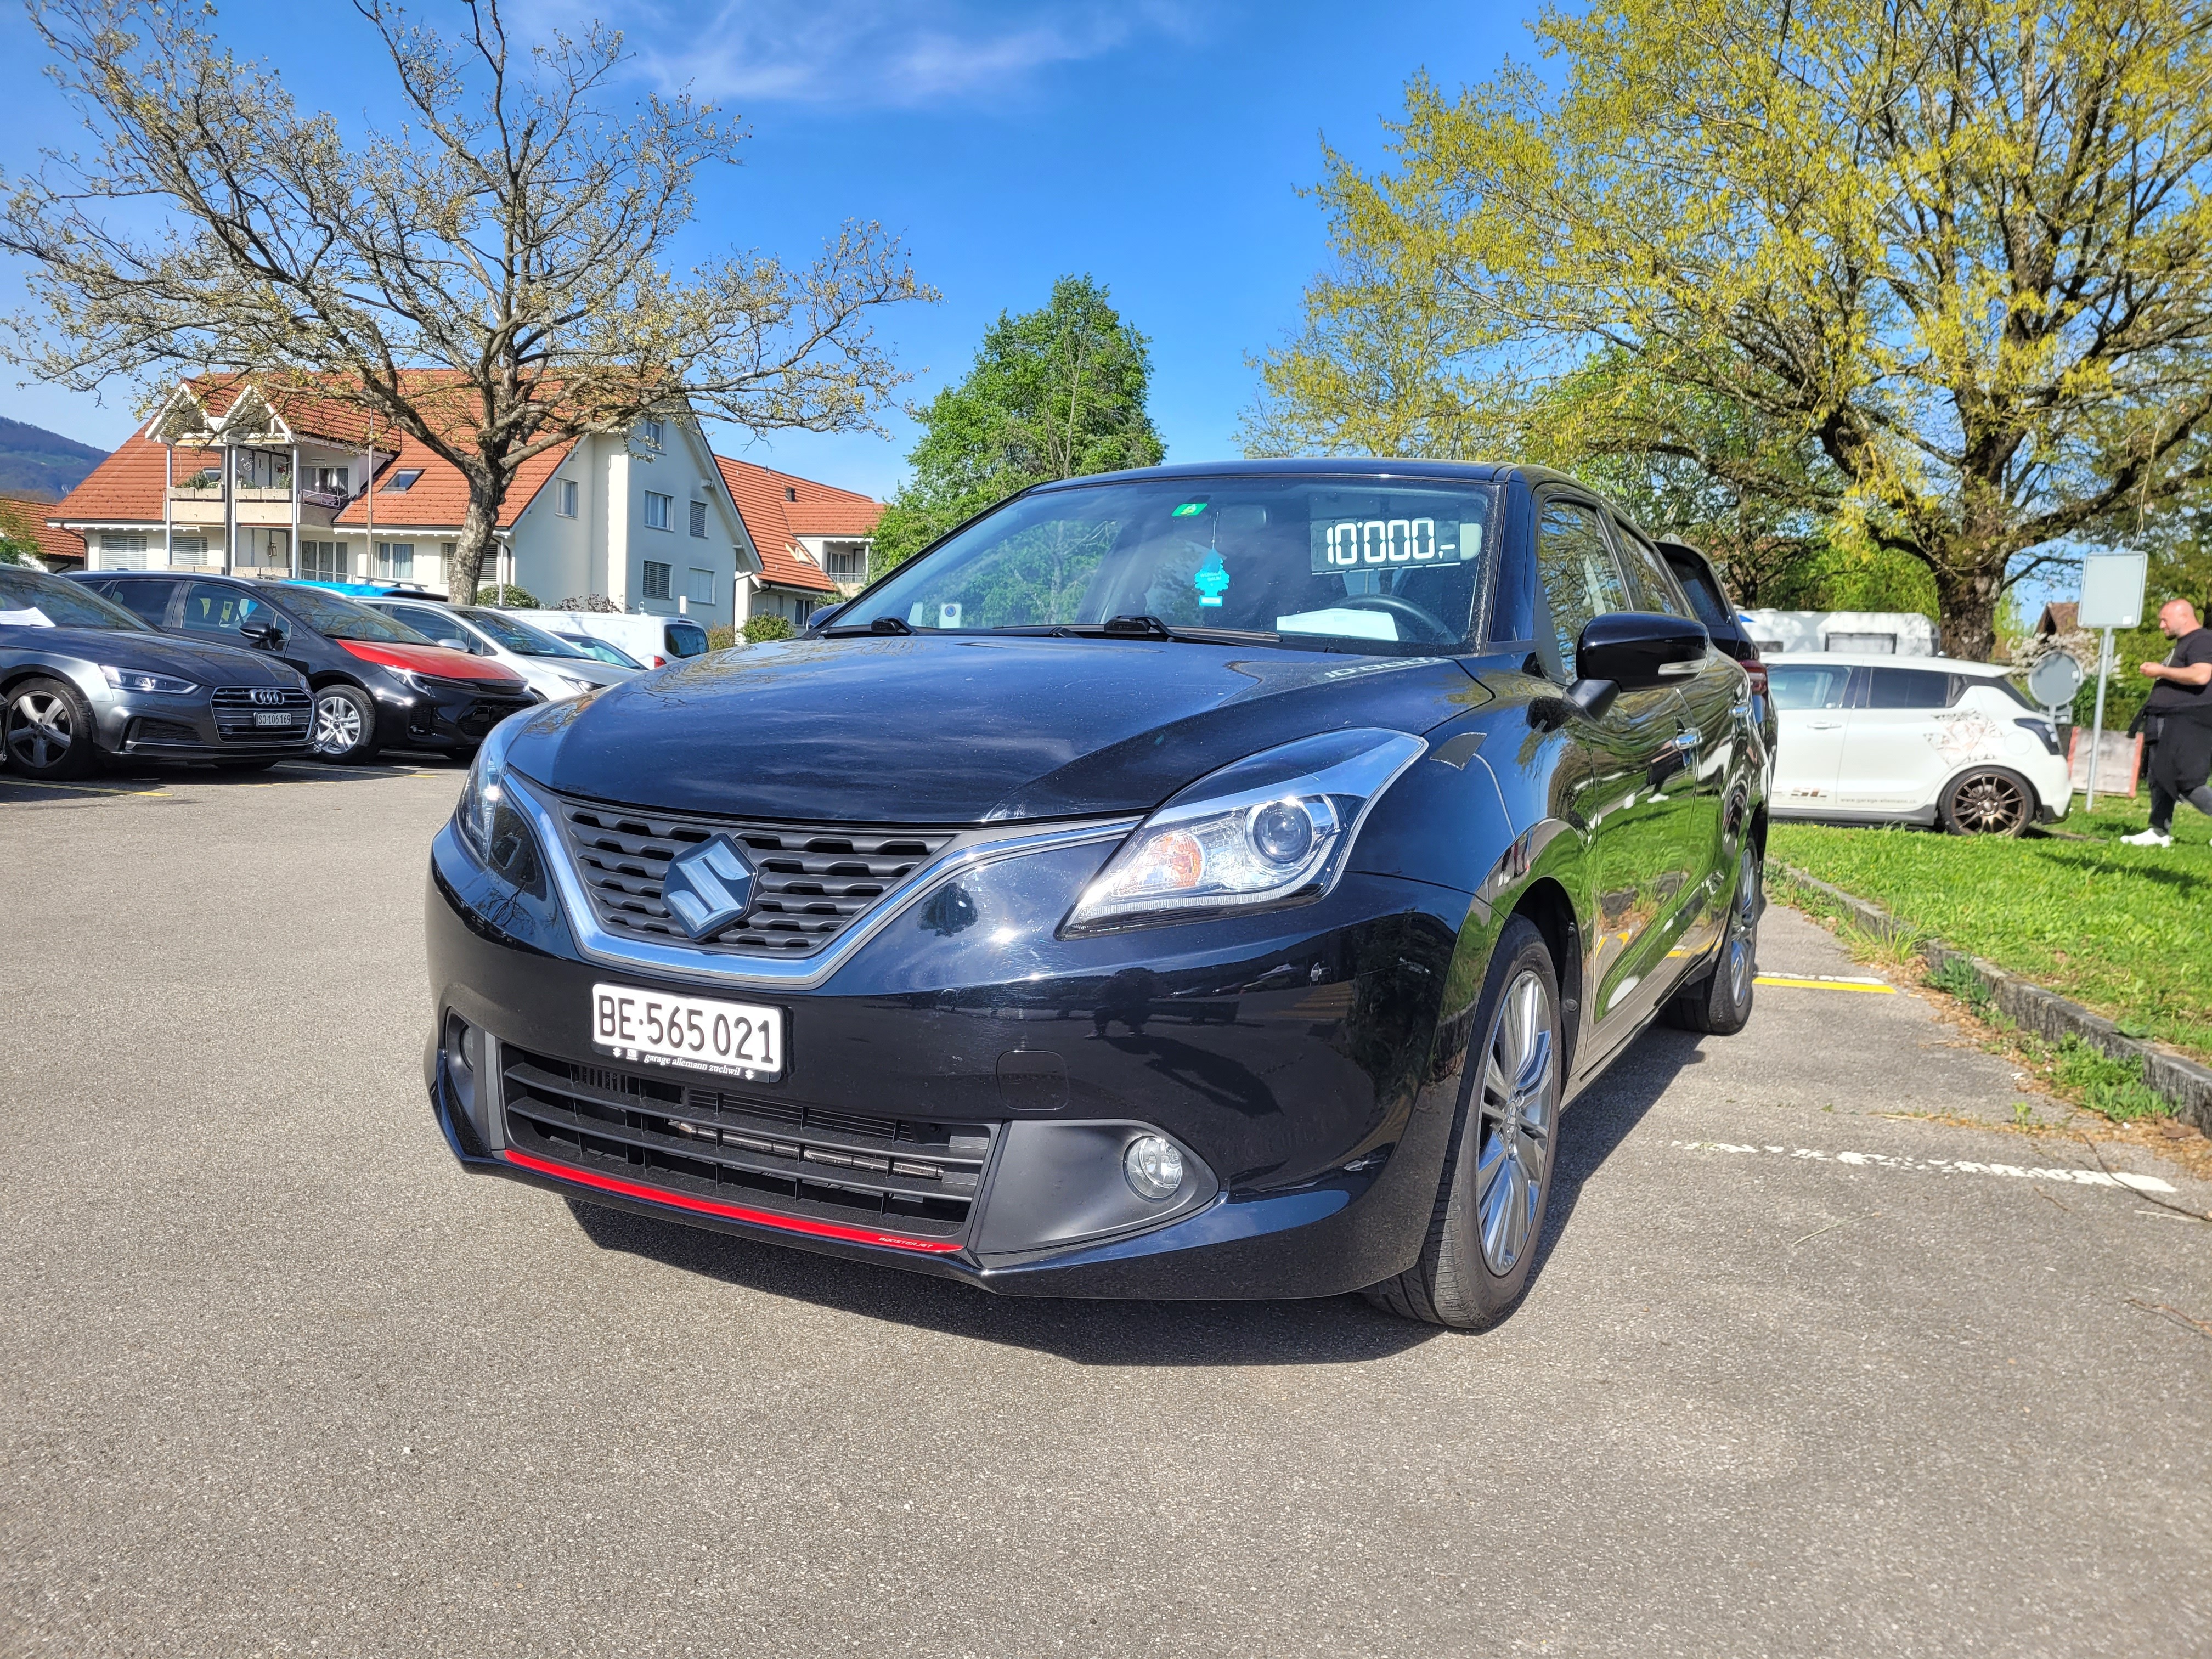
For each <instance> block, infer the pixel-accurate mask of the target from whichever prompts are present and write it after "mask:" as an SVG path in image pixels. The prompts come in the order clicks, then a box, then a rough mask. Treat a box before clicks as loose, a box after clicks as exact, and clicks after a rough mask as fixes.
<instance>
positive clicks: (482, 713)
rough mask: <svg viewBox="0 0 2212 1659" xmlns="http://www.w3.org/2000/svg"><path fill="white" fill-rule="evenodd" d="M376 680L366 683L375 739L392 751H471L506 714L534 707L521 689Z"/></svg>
mask: <svg viewBox="0 0 2212 1659" xmlns="http://www.w3.org/2000/svg"><path fill="white" fill-rule="evenodd" d="M377 679H378V683H377V684H374V685H372V686H371V687H370V691H371V694H372V695H373V696H374V697H375V699H376V738H377V742H378V743H379V744H382V745H384V746H386V747H388V748H393V749H442V750H447V751H449V752H453V753H459V752H462V751H465V750H472V749H474V748H475V747H476V746H477V744H480V743H482V742H483V740H484V738H485V737H486V736H487V735H488V734H489V732H490V731H491V729H492V727H493V726H497V725H498V724H499V723H500V722H501V720H505V719H506V718H507V716H508V715H509V714H520V712H521V711H522V710H524V709H526V708H536V707H537V706H538V698H537V697H536V696H532V694H531V693H529V692H527V691H520V692H514V693H512V694H510V693H507V692H494V691H487V690H481V689H479V688H477V687H473V686H467V685H462V684H458V683H456V682H451V681H445V680H432V681H429V682H428V684H429V686H430V688H431V689H430V690H428V692H427V693H426V692H420V691H416V690H414V689H413V688H411V687H410V686H408V685H406V684H404V682H401V681H399V680H398V679H396V678H392V677H391V676H388V675H379V676H378V677H377Z"/></svg>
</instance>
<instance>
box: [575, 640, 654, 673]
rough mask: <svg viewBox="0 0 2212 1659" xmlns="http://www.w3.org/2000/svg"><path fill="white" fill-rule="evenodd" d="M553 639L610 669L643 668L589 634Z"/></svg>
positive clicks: (622, 651)
mask: <svg viewBox="0 0 2212 1659" xmlns="http://www.w3.org/2000/svg"><path fill="white" fill-rule="evenodd" d="M555 637H556V638H558V639H562V640H564V641H567V642H568V644H570V645H573V646H574V647H576V649H577V650H579V651H582V652H586V653H590V654H591V655H592V656H594V657H597V658H598V659H599V660H600V661H601V662H603V663H605V664H607V665H610V666H611V667H615V668H642V667H644V666H645V665H644V664H643V663H641V662H640V661H639V660H638V659H636V658H635V657H633V656H631V655H630V653H629V652H627V651H625V650H623V648H622V647H620V646H618V645H610V644H609V643H608V642H607V641H605V640H602V639H596V638H594V637H593V636H592V635H589V634H561V635H556V636H555Z"/></svg>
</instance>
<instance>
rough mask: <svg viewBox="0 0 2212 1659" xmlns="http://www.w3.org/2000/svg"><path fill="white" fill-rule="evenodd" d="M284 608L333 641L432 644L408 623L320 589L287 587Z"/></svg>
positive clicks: (290, 585) (293, 585) (284, 591)
mask: <svg viewBox="0 0 2212 1659" xmlns="http://www.w3.org/2000/svg"><path fill="white" fill-rule="evenodd" d="M283 595H284V597H283V603H284V607H285V609H287V610H289V611H291V612H292V614H293V615H294V616H295V617H299V618H301V620H302V621H303V622H305V623H307V626H308V627H310V628H312V629H314V630H315V631H316V632H317V633H319V634H322V635H327V636H328V637H329V638H331V639H334V640H383V641H390V642H391V643H392V644H394V645H428V643H429V642H430V641H428V639H427V638H425V637H424V636H423V635H421V634H418V633H416V631H415V630H414V629H411V628H410V627H409V626H408V625H407V624H406V623H404V622H399V621H397V620H395V619H394V618H392V617H386V616H382V615H380V614H379V613H378V612H376V611H371V610H370V609H369V608H368V606H367V605H362V604H360V603H358V602H357V601H356V600H353V599H346V598H343V596H341V595H339V594H337V593H326V592H324V591H323V590H322V589H321V588H319V587H301V586H298V585H296V584H289V583H288V584H287V585H286V586H285V588H284V590H283Z"/></svg>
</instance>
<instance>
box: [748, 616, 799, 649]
mask: <svg viewBox="0 0 2212 1659" xmlns="http://www.w3.org/2000/svg"><path fill="white" fill-rule="evenodd" d="M797 631H798V630H797V629H794V628H793V627H792V625H791V618H790V617H746V618H745V643H746V644H747V645H764V644H766V643H767V642H768V641H770V640H787V639H789V638H790V637H791V636H792V635H793V634H794V633H796V632H797Z"/></svg>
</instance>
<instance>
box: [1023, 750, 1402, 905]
mask: <svg viewBox="0 0 2212 1659" xmlns="http://www.w3.org/2000/svg"><path fill="white" fill-rule="evenodd" d="M1427 748H1428V744H1426V743H1425V742H1423V741H1422V740H1421V739H1420V738H1414V737H1408V736H1407V735H1406V734H1405V733H1404V732H1381V731H1373V730H1367V731H1356V732H1329V733H1327V734H1326V735H1324V736H1322V737H1318V738H1301V739H1299V741H1297V742H1296V743H1290V744H1284V745H1283V746H1282V747H1281V748H1279V749H1269V750H1264V751H1262V752H1261V753H1260V754H1257V755H1253V756H1250V757H1248V758H1246V759H1244V760H1241V761H1238V762H1237V763H1235V764H1233V765H1231V766H1225V767H1224V768H1222V769H1221V770H1219V771H1218V772H1216V773H1214V774H1212V775H1211V776H1208V777H1205V778H1201V779H1200V780H1199V781H1197V782H1196V783H1194V784H1193V785H1191V787H1189V788H1188V789H1186V790H1184V791H1183V792H1182V793H1181V794H1179V795H1177V796H1176V798H1175V799H1173V800H1171V801H1170V802H1169V803H1168V804H1167V805H1164V806H1163V807H1161V808H1160V809H1159V811H1157V812H1154V813H1153V814H1152V816H1151V817H1148V818H1146V820H1145V821H1144V823H1141V824H1139V825H1138V826H1137V829H1136V831H1135V833H1134V834H1133V835H1132V836H1130V837H1129V839H1128V840H1127V841H1126V842H1123V843H1122V844H1121V850H1120V851H1119V852H1117V853H1115V854H1114V856H1113V857H1112V858H1111V859H1109V860H1107V863H1106V867H1105V868H1104V869H1103V870H1101V871H1100V872H1098V874H1097V877H1096V878H1094V879H1093V880H1092V881H1091V885H1090V886H1089V887H1088V888H1086V889H1085V890H1084V894H1083V896H1082V897H1081V898H1080V899H1079V900H1077V901H1076V904H1075V908H1074V909H1073V910H1071V911H1070V912H1069V913H1068V916H1067V921H1066V922H1065V923H1064V924H1063V925H1062V928H1061V931H1062V932H1063V933H1099V932H1104V931H1106V930H1108V929H1110V928H1115V927H1144V926H1147V925H1150V924H1154V923H1158V922H1168V921H1189V920H1191V919H1193V918H1194V917H1198V916H1207V915H1222V914H1224V913H1227V912H1242V911H1252V910H1272V909H1279V908H1283V907H1284V906H1286V905H1291V904H1310V903H1311V902H1313V901H1314V900H1316V899H1317V898H1320V897H1321V896H1322V895H1323V894H1325V893H1327V892H1328V890H1329V889H1330V888H1331V887H1333V886H1334V884H1335V883H1336V878H1337V877H1338V875H1339V874H1340V873H1341V872H1342V871H1343V869H1344V864H1345V860H1346V856H1347V855H1348V854H1350V852H1351V850H1352V841H1353V839H1354V838H1355V837H1356V836H1358V834H1359V826H1360V823H1362V822H1363V821H1364V819H1365V817H1366V816H1367V814H1368V811H1370V809H1371V808H1372V807H1373V806H1374V805H1375V803H1376V800H1377V799H1380V798H1381V796H1382V793H1383V791H1384V790H1385V789H1387V788H1389V787H1390V784H1391V782H1392V781H1393V780H1395V778H1396V777H1397V775H1399V774H1400V773H1401V772H1403V771H1404V770H1405V769H1407V767H1408V766H1411V765H1412V764H1413V762H1414V761H1415V760H1417V759H1419V757H1420V756H1421V754H1422V752H1423V751H1424V750H1426V749H1427Z"/></svg>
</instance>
